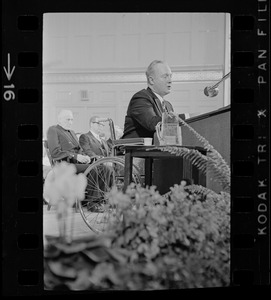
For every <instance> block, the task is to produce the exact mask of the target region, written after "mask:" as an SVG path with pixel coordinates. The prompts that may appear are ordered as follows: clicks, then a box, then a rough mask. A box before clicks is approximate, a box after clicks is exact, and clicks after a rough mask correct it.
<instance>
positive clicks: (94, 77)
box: [43, 67, 223, 84]
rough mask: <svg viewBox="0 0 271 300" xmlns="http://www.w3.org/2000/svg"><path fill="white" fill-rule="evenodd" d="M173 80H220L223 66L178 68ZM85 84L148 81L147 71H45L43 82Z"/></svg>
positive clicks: (174, 70)
mask: <svg viewBox="0 0 271 300" xmlns="http://www.w3.org/2000/svg"><path fill="white" fill-rule="evenodd" d="M171 69H172V72H173V78H172V80H173V82H197V81H218V80H220V79H221V78H222V77H223V70H222V68H221V67H220V68H213V69H210V68H207V67H205V69H204V68H200V69H198V70H195V69H194V68H191V69H190V70H187V69H186V70H180V69H179V70H176V69H175V68H171ZM66 83H69V84H84V83H116V84H117V83H146V76H145V71H138V70H137V71H134V72H133V71H131V69H129V71H123V70H120V71H108V72H105V71H102V72H101V71H97V72H93V71H91V72H78V71H66V72H50V73H48V72H47V73H45V72H44V73H43V84H66Z"/></svg>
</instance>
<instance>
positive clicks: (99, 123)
mask: <svg viewBox="0 0 271 300" xmlns="http://www.w3.org/2000/svg"><path fill="white" fill-rule="evenodd" d="M91 123H95V124H98V125H101V126H104V124H103V123H101V122H91Z"/></svg>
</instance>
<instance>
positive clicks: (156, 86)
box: [122, 60, 184, 138]
mask: <svg viewBox="0 0 271 300" xmlns="http://www.w3.org/2000/svg"><path fill="white" fill-rule="evenodd" d="M146 77H147V84H148V87H147V89H143V90H141V91H139V92H137V93H136V94H134V95H133V97H132V99H131V100H130V103H129V106H128V109H127V114H126V117H125V123H124V133H123V136H122V138H136V137H151V138H153V137H154V133H155V126H156V125H157V123H158V122H160V121H162V113H163V112H164V111H167V112H173V107H172V105H171V103H170V102H169V101H166V100H164V99H163V97H164V96H165V95H167V94H169V93H170V91H171V84H172V81H171V77H172V73H171V69H170V67H169V66H168V64H167V63H166V62H163V61H160V60H154V61H153V62H152V63H151V64H150V65H149V67H148V68H147V71H146ZM180 117H182V118H184V115H180Z"/></svg>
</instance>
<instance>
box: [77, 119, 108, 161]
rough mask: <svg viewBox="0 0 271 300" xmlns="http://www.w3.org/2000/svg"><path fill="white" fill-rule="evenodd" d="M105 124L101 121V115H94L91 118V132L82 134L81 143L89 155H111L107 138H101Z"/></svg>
mask: <svg viewBox="0 0 271 300" xmlns="http://www.w3.org/2000/svg"><path fill="white" fill-rule="evenodd" d="M103 126H104V124H103V123H102V122H99V117H97V116H93V117H91V118H90V120H89V132H87V133H84V134H81V135H80V138H79V144H80V146H81V147H82V149H83V151H84V153H85V154H86V155H88V156H94V155H98V156H102V157H105V156H109V154H110V152H111V149H110V148H111V147H110V145H109V144H108V143H107V141H106V140H104V139H103V138H101V136H102V133H103V132H102V128H103Z"/></svg>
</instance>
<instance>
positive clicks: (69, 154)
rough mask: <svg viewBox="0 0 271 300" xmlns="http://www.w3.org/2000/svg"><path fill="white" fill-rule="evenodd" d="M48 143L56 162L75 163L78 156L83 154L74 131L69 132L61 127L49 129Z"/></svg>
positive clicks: (55, 126) (56, 126)
mask: <svg viewBox="0 0 271 300" xmlns="http://www.w3.org/2000/svg"><path fill="white" fill-rule="evenodd" d="M47 142H48V148H49V151H50V153H51V156H52V158H53V159H54V160H66V161H69V162H73V163H75V162H76V158H77V154H83V150H82V148H81V147H80V145H79V142H78V139H77V137H76V134H75V132H74V131H73V130H69V131H68V130H66V129H64V128H63V127H61V126H60V125H54V126H51V127H49V129H48V131H47Z"/></svg>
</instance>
